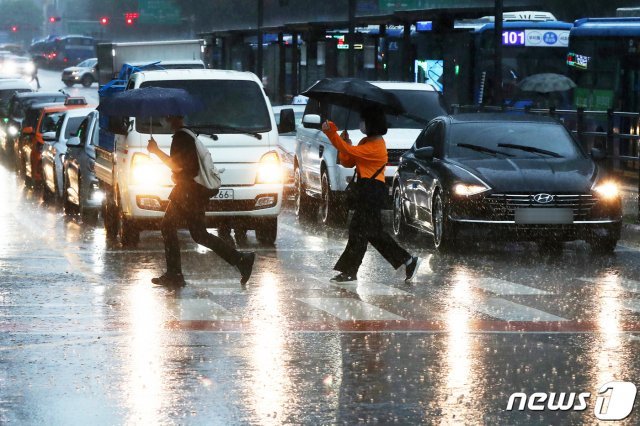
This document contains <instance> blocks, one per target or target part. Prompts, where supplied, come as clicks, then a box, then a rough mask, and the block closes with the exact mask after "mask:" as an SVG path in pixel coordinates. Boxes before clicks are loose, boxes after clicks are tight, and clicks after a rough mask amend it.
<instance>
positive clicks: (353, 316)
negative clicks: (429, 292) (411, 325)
mask: <svg viewBox="0 0 640 426" xmlns="http://www.w3.org/2000/svg"><path fill="white" fill-rule="evenodd" d="M298 300H299V301H300V302H302V303H306V304H307V305H311V306H313V307H314V308H316V309H320V310H321V311H324V312H327V313H328V314H330V315H333V316H335V317H337V318H339V319H341V320H343V321H347V320H351V321H381V320H383V321H384V320H404V318H402V317H401V316H399V315H396V314H393V313H391V312H389V311H385V310H384V309H382V308H379V307H377V306H374V305H370V304H369V303H365V302H363V301H361V300H356V299H345V298H335V297H315V298H305V299H298Z"/></svg>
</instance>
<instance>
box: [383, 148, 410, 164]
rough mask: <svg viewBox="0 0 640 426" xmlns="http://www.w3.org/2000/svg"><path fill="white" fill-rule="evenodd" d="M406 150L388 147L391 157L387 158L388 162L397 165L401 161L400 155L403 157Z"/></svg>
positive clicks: (388, 153)
mask: <svg viewBox="0 0 640 426" xmlns="http://www.w3.org/2000/svg"><path fill="white" fill-rule="evenodd" d="M405 152H407V150H406V149H388V150H387V155H388V157H389V159H388V160H387V164H389V165H391V166H397V165H398V163H400V157H402V154H404V153H405Z"/></svg>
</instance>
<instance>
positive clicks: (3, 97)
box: [0, 89, 31, 115]
mask: <svg viewBox="0 0 640 426" xmlns="http://www.w3.org/2000/svg"><path fill="white" fill-rule="evenodd" d="M30 91H31V90H30V89H7V90H0V112H1V113H2V114H3V115H4V114H6V112H7V111H8V106H9V102H10V101H11V97H12V96H13V94H14V93H16V92H30Z"/></svg>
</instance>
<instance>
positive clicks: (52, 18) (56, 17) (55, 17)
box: [49, 16, 62, 24]
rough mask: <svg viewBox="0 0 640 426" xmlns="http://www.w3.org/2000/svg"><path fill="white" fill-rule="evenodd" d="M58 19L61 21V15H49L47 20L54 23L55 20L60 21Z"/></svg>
mask: <svg viewBox="0 0 640 426" xmlns="http://www.w3.org/2000/svg"><path fill="white" fill-rule="evenodd" d="M60 21H62V17H60V16H50V17H49V22H51V23H52V24H53V23H56V22H60Z"/></svg>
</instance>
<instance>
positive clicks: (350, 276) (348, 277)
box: [330, 272, 358, 283]
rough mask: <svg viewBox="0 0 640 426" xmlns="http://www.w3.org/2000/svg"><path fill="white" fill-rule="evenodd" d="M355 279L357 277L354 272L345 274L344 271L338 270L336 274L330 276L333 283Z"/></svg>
mask: <svg viewBox="0 0 640 426" xmlns="http://www.w3.org/2000/svg"><path fill="white" fill-rule="evenodd" d="M357 280H358V277H357V275H356V274H347V273H346V272H340V273H339V274H338V275H336V276H335V277H333V278H331V280H330V281H333V282H335V283H346V282H349V281H357Z"/></svg>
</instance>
